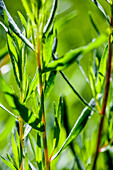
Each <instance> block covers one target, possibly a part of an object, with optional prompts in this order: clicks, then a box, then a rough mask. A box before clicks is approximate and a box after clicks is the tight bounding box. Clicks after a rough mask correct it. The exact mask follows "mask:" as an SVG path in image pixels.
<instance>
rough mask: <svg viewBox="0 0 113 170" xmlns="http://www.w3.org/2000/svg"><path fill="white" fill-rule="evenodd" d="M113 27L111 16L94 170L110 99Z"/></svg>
mask: <svg viewBox="0 0 113 170" xmlns="http://www.w3.org/2000/svg"><path fill="white" fill-rule="evenodd" d="M112 27H113V22H112V18H111V28H110V35H109V49H108V61H107V74H106V85H105V93H104V99H103V105H102V111H101V114H102V117H101V120H100V125H99V133H98V139H97V148H96V152H95V158H94V162H93V167H92V170H94V169H95V166H96V161H97V157H98V153H99V147H100V141H101V133H102V129H103V123H104V117H105V111H106V106H107V99H108V94H109V87H110V76H111V59H112V43H111V36H112Z"/></svg>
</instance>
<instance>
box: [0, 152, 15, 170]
mask: <svg viewBox="0 0 113 170" xmlns="http://www.w3.org/2000/svg"><path fill="white" fill-rule="evenodd" d="M0 158H1V159H2V161H3V162H4V163H5V164H6V165H7V166H8V167H9V168H11V170H17V168H15V166H14V165H13V163H12V162H9V161H8V160H7V159H5V158H4V157H3V156H2V155H0Z"/></svg>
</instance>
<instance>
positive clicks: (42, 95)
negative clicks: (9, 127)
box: [37, 37, 50, 170]
mask: <svg viewBox="0 0 113 170" xmlns="http://www.w3.org/2000/svg"><path fill="white" fill-rule="evenodd" d="M40 48H41V40H40V37H38V46H37V63H38V68H39V84H40V99H41V107H42V122H43V124H44V126H45V131H44V132H43V134H42V139H43V146H44V156H45V165H46V170H50V162H49V157H48V149H47V137H46V122H45V111H44V93H43V82H42V74H41V56H40Z"/></svg>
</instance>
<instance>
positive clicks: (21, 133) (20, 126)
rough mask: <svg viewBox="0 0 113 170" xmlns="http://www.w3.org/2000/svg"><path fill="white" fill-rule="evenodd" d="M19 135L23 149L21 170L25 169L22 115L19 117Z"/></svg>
mask: <svg viewBox="0 0 113 170" xmlns="http://www.w3.org/2000/svg"><path fill="white" fill-rule="evenodd" d="M19 135H20V143H21V149H22V160H21V166H20V170H23V119H22V118H21V116H20V117H19Z"/></svg>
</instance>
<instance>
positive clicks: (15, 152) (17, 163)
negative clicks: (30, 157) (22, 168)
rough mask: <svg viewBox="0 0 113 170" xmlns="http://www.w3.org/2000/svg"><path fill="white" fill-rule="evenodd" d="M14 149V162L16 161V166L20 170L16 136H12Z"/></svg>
mask: <svg viewBox="0 0 113 170" xmlns="http://www.w3.org/2000/svg"><path fill="white" fill-rule="evenodd" d="M12 149H13V154H14V160H15V163H16V166H17V168H18V169H19V155H18V150H17V146H16V143H15V138H14V134H12Z"/></svg>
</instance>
